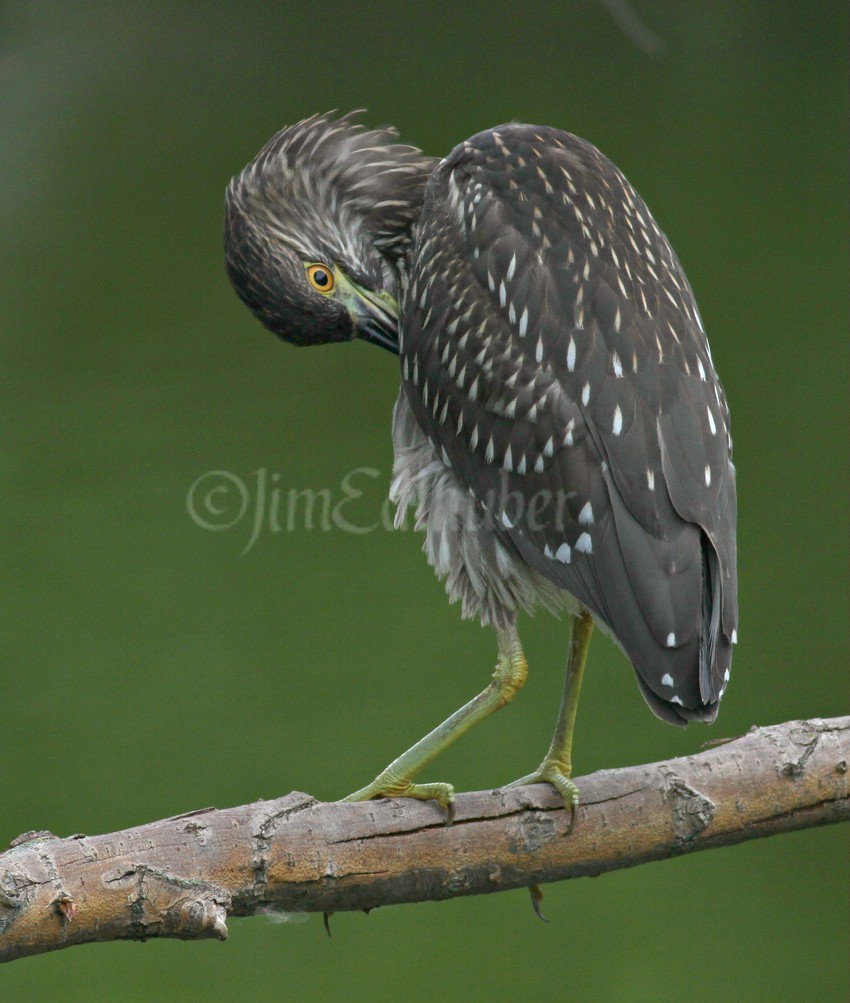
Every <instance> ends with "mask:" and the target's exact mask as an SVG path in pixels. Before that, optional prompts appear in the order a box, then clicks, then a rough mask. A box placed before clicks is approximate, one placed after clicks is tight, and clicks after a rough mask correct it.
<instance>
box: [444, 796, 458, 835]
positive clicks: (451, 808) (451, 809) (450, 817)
mask: <svg viewBox="0 0 850 1003" xmlns="http://www.w3.org/2000/svg"><path fill="white" fill-rule="evenodd" d="M454 820H455V799H454V798H452V799H451V801H449V803H448V804H447V805H446V821H445V823H444V824H445V826H446V828H448V827H449V826H450V825H451V824H452V823H453V822H454Z"/></svg>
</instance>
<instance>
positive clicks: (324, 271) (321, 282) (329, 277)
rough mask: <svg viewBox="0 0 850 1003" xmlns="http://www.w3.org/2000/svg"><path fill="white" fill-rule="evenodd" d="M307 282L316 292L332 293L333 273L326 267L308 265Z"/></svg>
mask: <svg viewBox="0 0 850 1003" xmlns="http://www.w3.org/2000/svg"><path fill="white" fill-rule="evenodd" d="M307 281H308V282H309V283H310V285H311V286H312V287H313V288H314V289H315V290H316V292H320V293H329V292H332V291H333V287H334V277H333V272H332V271H331V270H330V268H328V266H327V265H308V266H307Z"/></svg>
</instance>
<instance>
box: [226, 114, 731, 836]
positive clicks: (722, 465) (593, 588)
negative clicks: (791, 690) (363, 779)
mask: <svg viewBox="0 0 850 1003" xmlns="http://www.w3.org/2000/svg"><path fill="white" fill-rule="evenodd" d="M225 247H226V259H227V270H228V274H229V276H230V280H231V282H232V283H233V285H234V287H235V289H236V291H237V293H238V294H239V296H240V297H241V298H242V300H243V301H244V302H245V303H246V304H247V305H248V306H249V307H250V308H251V310H252V311H253V312H254V313H255V314H256V316H257V317H258V318H259V319H260V320H261V321H262V323H263V324H265V326H266V327H268V328H269V329H270V330H272V331H274V332H275V334H278V335H280V337H282V338H283V339H284V340H286V341H291V342H294V343H295V344H299V345H317V344H324V343H327V342H336V341H351V340H352V339H354V338H363V339H365V340H366V341H371V342H373V343H375V344H378V345H381V346H383V347H384V348H388V349H390V350H391V351H393V352H397V353H398V354H399V356H400V358H401V376H402V386H401V392H400V393H399V397H398V401H397V403H396V406H395V413H394V415H393V442H394V448H395V464H394V470H393V473H394V478H393V482H392V487H391V490H390V494H391V497H392V499H393V500H394V501H395V502H396V503H397V504H398V509H399V512H400V513H402V514H403V512H404V510H405V509H406V508H407V506H409V505H415V506H416V519H417V526H418V527H419V528H421V529H424V531H425V534H426V536H425V552H426V554H427V555H428V560H429V561H430V563H431V564H432V565H433V566H434V569H435V570H436V572H437V574H438V575H439V576H440V578H442V579H445V582H446V588H447V591H448V593H449V596H450V597H451V599H452V600H457V599H459V600H460V602H461V604H462V609H463V615H464V616H467V617H480V619H481V621H482V622H483V623H485V624H491V625H492V626H493V627H495V629H496V633H497V637H498V651H499V656H498V663H497V666H496V671H495V673H494V674H493V678H492V681H491V682H490V684H489V685H488V686H487V687H486V689H484V690H483V691H482V692H481V693H479V694H478V696H476V697H474V698H473V699H472V700H471V701H470V702H469V703H468V704H466V705H465V706H464V707H462V708H461V709H460V710H458V711H457V712H455V713H454V714H453V715H452V716H451V717H450V718H448V720H446V721H445V722H443V724H441V725H440V726H439V727H438V728H436V729H435V730H434V731H432V732H431V733H430V734H429V735H427V736H426V737H425V738H423V739H422V740H421V741H419V742H417V743H416V745H414V746H413V747H412V748H411V749H409V750H408V751H407V752H405V753H403V754H402V755H401V756H400V757H399V758H398V759H396V760H395V761H394V762H392V763H391V764H390V765H389V766H388V767H387V768H386V769H385V770H384V771H383V772H382V773H381V774H380V775H379V776H378V777H377V778H376V779H375V780H374V781H373V782H372V783H371V784H369V785H368V786H366V787H364V788H363V789H362V790H359V791H357V792H355V793H354V794H352V795H350V798H349V799H350V800H365V799H367V798H374V797H380V796H407V797H415V798H422V799H430V798H433V799H435V800H437V801H438V802H439V803H440V804H441V805H443V806H445V807H446V808H448V809H449V811H450V812H451V805H452V801H453V797H454V794H453V788H452V787H451V785H449V784H445V783H415V782H414V778H415V777H416V776H417V775H418V774H419V773H420V771H421V770H422V769H423V768H424V767H425V766H426V765H428V764H429V763H430V762H431V760H432V759H433V758H434V757H435V756H436V755H437V754H438V752H439V751H440V750H441V749H443V748H445V747H446V746H447V745H448V744H449V743H451V742H453V741H454V740H455V739H456V738H458V737H459V736H460V735H461V734H463V733H464V732H465V731H466V730H467V729H468V728H470V727H471V726H472V725H473V724H475V723H476V722H477V721H480V720H481V719H482V718H484V717H486V716H487V715H488V714H490V713H492V712H493V711H494V710H496V709H497V708H499V707H502V706H503V705H504V704H506V703H508V701H509V700H511V698H512V697H513V696H514V695H515V693H516V692H517V691H518V690H519V689H520V687H521V686H522V685H523V683H524V681H525V678H526V671H527V669H526V661H525V657H524V655H523V652H522V647H521V645H520V640H519V636H518V634H517V629H516V620H517V614H518V613H519V611H520V610H523V609H531V608H532V607H534V606H535V605H537V604H543V605H544V606H546V607H549V608H559V607H560V608H566V610H567V611H568V613H569V615H570V617H571V619H572V640H571V645H570V651H569V657H568V665H567V675H566V683H565V688H564V697H563V701H562V704H561V709H560V713H559V717H558V723H557V727H556V730H555V735H554V737H553V739H552V743H551V746H550V748H549V751H548V753H547V754H546V756H545V758H544V759H543V762H542V763H541V765H540V767H539V768H538V769H537V770H535V771H534V772H533V773H531V774H530V775H529V776H527V777H523V778H522V779H521V780H518V781H516V783H518V784H519V783H532V782H535V781H548V782H550V783H551V784H553V785H554V787H555V788H556V789H557V790H558V791H559V792H560V794H561V795H562V797H563V798H564V800H565V802H566V804H567V805H568V806H569V807H570V808H571V810H572V817H573V818H574V817H575V807H576V804H577V803H578V792H577V790H576V788H575V785H574V784H573V782H572V781H571V780H570V773H571V770H572V758H571V745H572V736H573V726H574V722H575V713H576V706H577V702H578V694H579V688H580V685H581V677H582V672H583V669H584V663H585V657H586V654H587V647H588V643H589V641H590V635H591V631H592V629H593V624H594V623H598V624H599V625H600V627H602V628H603V629H604V630H605V631H606V632H607V633H609V634H610V635H611V636H612V637H613V638H614V639H615V641H617V643H618V644H619V645H620V647H621V648H622V649H623V651H624V652H625V654H626V656H627V657H628V658H629V659H630V660H631V662H632V665H633V666H634V668H635V672H636V675H637V681H638V686H639V687H640V691H641V693H642V694H643V697H644V699H645V700H646V702H647V703H648V704H649V707H650V709H651V710H652V711H653V712H654V713H655V714H656V715H657V716H658V717H660V718H661V719H662V720H664V721H668V722H670V723H671V724H681V725H684V724H686V723H687V722H688V721H691V720H699V721H713V720H714V718H715V717H716V715H717V708H718V704H719V702H720V698H721V697H722V696H723V693H724V690H725V689H726V684H727V682H728V681H729V669H730V665H731V660H732V645H733V644H734V643H735V641H736V639H737V637H736V628H737V578H736V554H735V522H736V500H735V471H734V467H733V466H732V462H731V439H730V436H729V412H728V409H727V406H726V400H725V397H724V394H723V389H722V387H721V385H720V382H719V380H718V378H717V375H716V373H715V370H714V366H713V364H712V361H711V353H710V351H709V347H708V342H707V340H706V337H705V333H704V331H703V325H702V321H701V320H700V315H699V312H698V311H697V306H696V303H695V301H694V297H693V293H692V292H691V287H690V285H689V284H688V280H687V278H686V277H685V273H684V271H683V270H682V266H681V265H680V264H679V261H678V259H677V257H676V255H675V254H674V253H673V250H672V248H671V247H670V244H669V242H668V240H667V238H666V237H665V236H664V234H663V233H662V232H661V230H660V229H659V228H658V226H657V224H656V223H655V220H654V219H653V218H652V216H651V215H650V213H649V210H648V209H647V207H646V205H645V204H644V202H643V200H642V199H641V198H640V196H639V195H638V194H637V192H636V191H635V190H634V189H633V188H632V186H631V185H630V184H629V182H628V181H627V180H626V179H625V177H624V176H623V175H622V174H621V173H620V171H619V170H618V169H617V168H616V167H615V166H614V165H613V164H612V163H611V161H610V160H608V159H607V158H606V157H604V156H603V155H602V154H601V153H600V152H599V151H598V150H597V149H596V148H595V147H594V146H592V145H591V144H590V143H588V142H586V141H585V140H582V139H579V138H577V137H576V136H572V135H569V134H568V133H565V132H560V131H558V130H556V129H550V128H541V127H537V126H531V125H515V124H511V125H502V126H499V127H497V128H495V129H490V130H488V131H487V132H482V133H479V134H478V135H477V136H473V137H472V138H471V139H468V140H467V141H466V142H464V143H461V144H460V145H459V146H457V147H456V148H455V149H454V150H453V151H452V152H451V153H450V154H449V155H448V156H447V157H446V158H445V159H444V160H440V161H438V160H435V159H431V158H429V157H425V156H423V155H422V153H421V152H420V151H419V150H417V149H415V148H413V147H411V146H405V145H402V144H401V143H399V142H398V137H397V134H396V132H395V131H394V130H392V129H379V130H371V131H367V130H365V129H364V128H363V127H361V126H360V125H358V124H357V123H356V122H354V121H352V119H351V117H349V116H346V117H344V118H341V119H335V118H333V117H332V116H328V115H318V116H313V117H312V118H308V119H305V120H304V121H303V122H299V123H298V124H297V125H294V126H291V127H289V128H286V129H284V130H283V131H282V132H279V133H278V134H277V135H276V136H274V137H273V138H272V139H271V140H270V141H269V142H268V143H267V144H266V146H265V147H264V148H263V149H262V150H261V151H260V153H259V155H258V156H257V157H256V159H255V160H253V161H252V162H251V163H250V164H249V165H248V166H247V167H246V168H245V170H243V171H242V173H241V174H240V175H239V176H238V177H236V178H234V179H233V181H232V182H231V184H230V186H229V188H228V190H227V213H226V222H225Z"/></svg>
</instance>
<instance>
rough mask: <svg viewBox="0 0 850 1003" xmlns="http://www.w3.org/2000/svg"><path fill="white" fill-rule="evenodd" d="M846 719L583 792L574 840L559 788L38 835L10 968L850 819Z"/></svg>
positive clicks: (245, 811)
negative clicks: (273, 913)
mask: <svg viewBox="0 0 850 1003" xmlns="http://www.w3.org/2000/svg"><path fill="white" fill-rule="evenodd" d="M848 761H850V717H843V718H833V719H830V720H812V721H790V722H788V723H786V724H781V725H775V726H773V727H769V728H754V729H753V730H752V731H750V733H749V734H747V735H745V736H744V737H742V738H739V739H737V740H736V741H734V742H729V743H728V744H724V745H719V746H717V747H715V748H712V749H709V750H708V751H706V752H703V753H701V754H699V755H696V756H689V757H687V758H683V759H671V760H669V761H667V762H663V763H653V764H650V765H647V766H632V767H628V768H625V769H620V770H604V771H601V772H599V773H594V774H592V775H590V776H587V777H583V778H581V779H580V780H578V786H579V789H580V791H581V797H582V804H581V807H580V809H579V816H578V821H577V823H576V827H575V830H574V832H573V833H572V835H570V836H565V834H564V833H565V830H566V827H567V823H568V820H569V819H568V815H567V813H566V811H564V809H563V806H562V804H561V803H560V801H559V799H558V797H557V795H556V794H555V793H554V792H553V791H552V790H551V789H550V788H549V787H548V786H546V785H539V784H538V785H534V786H530V787H522V788H514V789H507V790H494V791H477V792H475V793H471V794H461V795H459V796H458V798H457V814H456V820H455V822H454V824H453V825H452V826H450V827H448V828H447V827H446V826H445V825H444V813H443V812H442V810H441V809H440V808H438V807H437V806H436V805H434V804H430V803H422V802H417V801H410V800H384V801H370V802H366V803H361V804H343V803H334V804H326V803H322V802H319V801H316V800H315V799H313V798H311V797H310V796H309V795H307V794H300V793H297V792H293V793H292V794H288V795H287V796H286V797H282V798H279V799H277V800H275V801H260V802H257V803H255V804H250V805H243V806H242V807H239V808H227V809H224V810H221V811H218V810H216V809H213V808H207V809H204V810H202V811H196V812H190V813H188V814H186V815H179V816H177V817H176V818H169V819H164V820H162V821H160V822H152V823H151V824H149V825H143V826H139V827H137V828H131V829H126V830H124V831H123V832H113V833H110V834H109V835H105V836H71V837H69V838H68V839H59V838H57V837H55V836H53V835H52V834H51V833H26V834H24V836H22V837H19V838H18V839H17V840H15V842H14V843H13V844H12V846H11V848H10V849H8V850H7V851H5V852H4V853H2V854H0V961H11V960H13V959H15V958H20V957H24V956H25V955H30V954H38V953H40V952H43V951H50V950H55V949H57V948H61V947H69V946H71V945H72V944H84V943H89V942H91V941H101V940H118V939H144V938H146V937H179V938H183V939H194V938H200V937H219V938H221V939H224V938H225V937H226V936H227V927H226V925H225V921H226V919H227V917H228V916H249V915H251V914H253V913H256V912H261V911H266V910H268V909H275V910H281V911H287V912H299V911H306V912H334V911H340V910H346V909H371V908H374V907H375V906H380V905H392V904H395V903H398V902H419V901H424V900H426V899H445V898H452V897H455V896H459V895H476V894H480V893H483V892H495V891H503V890H506V889H509V888H518V887H522V886H528V885H534V884H542V883H544V882H547V881H559V880H561V879H563V878H573V877H581V876H583V875H594V874H600V873H602V872H604V871H610V870H614V869H616V868H620V867H632V866H634V865H636V864H642V863H645V862H646V861H649V860H661V859H663V858H665V857H672V856H677V855H679V854H683V853H690V852H692V851H694V850H706V849H710V848H712V847H715V846H729V845H731V844H733V843H739V842H742V841H744V840H748V839H756V838H759V837H761V836H770V835H773V834H775V833H780V832H790V831H791V830H794V829H803V828H808V827H810V826H817V825H826V824H828V823H830V822H839V821H845V820H847V819H848V818H850V791H848V773H847V768H848Z"/></svg>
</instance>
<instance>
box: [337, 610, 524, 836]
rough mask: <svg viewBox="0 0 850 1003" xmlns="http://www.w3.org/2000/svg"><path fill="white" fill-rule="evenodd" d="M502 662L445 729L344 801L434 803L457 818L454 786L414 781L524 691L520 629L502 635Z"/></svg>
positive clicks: (429, 735) (433, 734) (391, 764)
mask: <svg viewBox="0 0 850 1003" xmlns="http://www.w3.org/2000/svg"><path fill="white" fill-rule="evenodd" d="M498 641H499V660H498V662H497V663H496V670H495V672H494V673H493V678H492V680H491V681H490V683H489V685H488V686H487V687H486V689H483V690H482V691H481V692H480V693H479V694H478V695H477V696H475V697H473V698H472V700H470V701H469V703H467V704H464V706H463V707H461V708H460V710H457V711H455V712H454V714H452V716H451V717H449V718H447V719H446V720H445V721H443V723H442V724H441V725H438V726H437V727H436V728H435V729H434V730H433V731H431V732H429V733H428V734H427V735H426V736H425V737H424V738H422V739H420V740H419V741H418V742H417V743H416V745H414V746H412V747H411V748H409V749H408V750H407V752H403V753H402V754H401V755H400V756H399V757H398V759H394V760H393V761H392V762H391V763H390V765H389V766H388V767H387V768H386V769H385V770H383V772H381V773H380V774H378V776H377V777H375V779H374V780H373V781H372V783H371V784H368V785H367V786H366V787H363V788H362V789H361V790H359V791H355V792H354V793H353V794H349V795H348V797H347V798H343V800H344V801H369V800H370V799H372V798H381V797H406V798H418V799H419V800H420V801H430V800H434V801H436V802H437V803H438V804H440V805H442V807H443V808H445V809H446V810H447V812H448V821H449V822H450V821H451V820H452V818H453V817H454V788H453V787H452V786H451V784H445V783H430V784H415V783H413V778H414V777H415V776H416V775H417V774H418V773H419V772H420V771H421V770H423V769H424V768H425V767H426V766H427V765H428V764H429V763H430V762H431V761H432V760H433V759H435V758H436V757H437V756H438V755H439V754H440V753H441V752H442V751H443V749H446V748H448V746H449V745H451V744H452V742H454V741H455V739H457V738H460V736H461V735H463V734H464V733H465V732H467V731H469V729H470V728H471V727H472V726H473V725H474V724H477V723H478V722H479V721H481V720H483V719H484V718H485V717H488V716H489V715H490V714H492V713H493V711H495V710H498V709H499V708H500V707H504V706H505V704H507V703H509V702H510V701H511V700H512V699H513V698H514V697H515V696H516V694H517V693H518V692H519V690H520V689H521V688H522V686H523V684H524V683H525V679H526V676H527V674H528V665H527V663H526V661H525V655H524V654H523V651H522V645H521V644H520V640H519V635H518V634H517V631H516V628H515V627H514V626H511V627H509V628H507V629H506V630H500V631H499V632H498Z"/></svg>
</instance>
